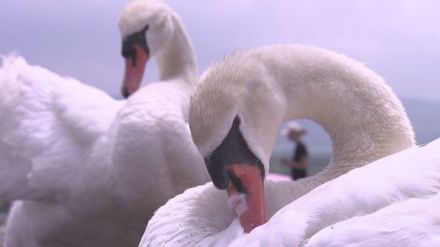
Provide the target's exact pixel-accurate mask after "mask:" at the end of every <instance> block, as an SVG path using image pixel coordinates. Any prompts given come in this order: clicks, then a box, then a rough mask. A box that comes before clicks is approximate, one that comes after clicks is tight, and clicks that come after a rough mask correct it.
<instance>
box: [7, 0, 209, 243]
mask: <svg viewBox="0 0 440 247" xmlns="http://www.w3.org/2000/svg"><path fill="white" fill-rule="evenodd" d="M147 26H148V28H146V27H147ZM120 28H121V32H122V35H123V39H124V46H123V49H124V52H123V55H124V56H125V57H126V58H128V60H129V61H127V63H126V64H127V70H128V71H127V72H128V73H126V77H125V83H124V86H123V88H128V89H127V90H129V92H128V94H129V93H132V92H133V91H135V90H136V87H138V84H139V82H140V77H139V74H136V73H138V72H139V71H140V68H139V67H136V66H138V65H139V64H140V63H141V62H145V61H143V60H139V59H141V58H142V56H144V58H145V57H146V55H147V54H148V55H149V56H150V57H152V56H155V57H156V58H157V62H158V67H159V69H160V76H161V81H160V82H157V83H152V84H150V85H147V86H145V87H143V88H142V89H140V90H139V91H138V92H136V93H135V94H133V95H132V96H131V97H130V98H129V99H128V100H126V101H122V102H118V101H115V100H113V99H111V98H110V97H108V96H107V95H105V94H104V93H102V92H100V91H99V90H97V89H94V88H91V87H89V86H86V85H84V84H81V83H79V82H77V81H75V80H73V79H69V78H62V77H60V76H58V75H56V74H53V73H51V72H49V71H47V70H45V69H43V68H41V67H37V66H30V65H28V64H27V63H26V62H25V61H24V60H23V59H21V58H15V57H8V58H5V59H4V65H3V67H2V68H1V69H0V87H1V88H2V90H1V91H0V115H1V116H2V121H1V122H0V177H1V179H2V180H1V181H0V198H1V199H7V200H20V201H18V202H15V203H14V206H13V208H12V210H11V213H10V217H9V219H8V222H7V229H6V237H5V238H6V246H8V247H20V246H25V247H33V246H45V247H47V246H82V247H84V246H94V247H97V246H106V247H108V246H118V247H119V246H135V245H137V244H138V242H139V239H140V237H141V236H142V233H143V230H144V228H145V225H146V222H147V221H148V219H149V218H150V217H151V215H152V214H153V211H154V210H155V209H156V208H158V207H159V206H160V205H162V204H163V203H165V202H166V201H167V200H168V199H169V198H171V197H172V196H174V195H176V194H179V193H182V192H183V191H184V189H185V188H188V187H192V186H195V185H198V184H201V183H205V182H206V181H208V174H207V173H206V171H205V170H204V165H203V159H202V157H201V156H200V154H199V153H198V152H197V148H196V147H195V145H194V144H193V142H192V140H191V136H190V132H189V128H188V124H187V120H186V119H187V112H188V109H187V108H188V101H189V95H190V92H191V90H192V87H193V81H192V80H193V77H194V76H195V69H196V65H195V59H194V56H193V51H192V47H191V44H190V41H189V40H188V38H187V36H186V34H185V30H184V28H183V26H182V24H181V22H180V19H179V18H178V16H177V15H176V14H175V13H174V12H173V11H171V10H170V9H169V8H168V7H167V6H165V5H164V4H162V3H160V2H157V1H142V0H141V1H133V2H131V3H130V4H129V5H128V6H127V7H126V8H125V10H124V11H123V13H122V16H121V18H120ZM142 37H144V39H142ZM144 45H145V47H143V46H144ZM147 45H148V46H147ZM133 47H134V48H133ZM136 47H137V48H136ZM139 47H141V48H140V50H139ZM130 49H134V52H133V50H131V51H130ZM147 52H148V53H147ZM143 53H145V54H143ZM134 54H136V55H134ZM139 54H143V55H139ZM130 66H132V67H133V66H135V67H134V68H132V67H130ZM130 71H131V72H130ZM133 71H134V73H135V75H134V76H131V75H130V73H132V72H133ZM133 85H134V87H133ZM5 116H7V117H5Z"/></svg>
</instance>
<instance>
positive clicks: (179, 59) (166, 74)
mask: <svg viewBox="0 0 440 247" xmlns="http://www.w3.org/2000/svg"><path fill="white" fill-rule="evenodd" d="M171 19H172V22H173V26H174V27H173V28H174V32H173V34H172V35H171V37H170V39H169V40H168V41H167V43H166V45H165V46H164V47H163V48H162V49H160V50H159V51H158V52H157V54H156V62H157V65H158V69H159V75H160V80H161V81H164V80H169V79H175V78H180V79H183V81H185V82H187V83H189V84H193V83H194V80H195V75H196V70H197V65H196V59H195V57H194V52H193V48H192V45H191V41H190V40H189V38H188V36H187V35H186V32H185V29H184V27H183V25H182V23H181V21H180V19H179V18H178V17H177V16H176V15H174V14H173V16H172V18H171Z"/></svg>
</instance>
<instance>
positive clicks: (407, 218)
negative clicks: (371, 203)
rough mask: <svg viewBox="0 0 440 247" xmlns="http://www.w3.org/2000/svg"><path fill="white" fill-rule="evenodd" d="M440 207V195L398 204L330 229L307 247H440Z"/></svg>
mask: <svg viewBox="0 0 440 247" xmlns="http://www.w3.org/2000/svg"><path fill="white" fill-rule="evenodd" d="M439 204H440V194H436V195H434V196H428V197H423V198H412V199H408V200H405V201H403V202H398V203H394V204H392V205H390V206H388V207H385V208H383V209H380V210H378V211H376V212H374V213H372V214H368V215H365V216H359V217H353V218H350V219H348V220H345V221H342V222H338V223H336V224H333V225H331V226H329V227H326V228H324V229H322V230H321V231H319V232H318V233H316V234H315V235H313V236H312V237H311V238H310V239H309V240H308V241H307V243H306V244H305V246H307V247H313V246H329V247H333V246H439V244H440V237H439V236H440V212H439V211H438V210H437V209H438V205H439Z"/></svg>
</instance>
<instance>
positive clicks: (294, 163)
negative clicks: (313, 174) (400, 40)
mask: <svg viewBox="0 0 440 247" xmlns="http://www.w3.org/2000/svg"><path fill="white" fill-rule="evenodd" d="M305 133H306V130H305V129H304V128H303V127H302V126H300V125H299V124H297V123H295V122H292V123H290V124H289V126H288V128H287V131H286V135H287V138H288V139H289V140H290V141H292V142H293V143H294V144H295V148H294V152H293V155H292V158H291V159H290V160H288V159H283V160H282V161H281V162H282V164H283V165H286V166H288V167H290V169H291V172H290V176H291V177H292V179H293V180H298V179H300V178H304V177H306V176H307V163H308V159H309V154H308V151H307V147H306V145H305V144H304V143H303V142H302V140H301V137H302V136H303V135H304V134H305Z"/></svg>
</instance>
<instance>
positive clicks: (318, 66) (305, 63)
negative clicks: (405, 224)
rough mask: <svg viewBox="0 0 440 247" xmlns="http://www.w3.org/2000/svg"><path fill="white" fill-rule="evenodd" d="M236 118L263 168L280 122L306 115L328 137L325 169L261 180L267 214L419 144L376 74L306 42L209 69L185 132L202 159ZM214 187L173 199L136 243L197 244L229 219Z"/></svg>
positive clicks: (222, 198)
mask: <svg viewBox="0 0 440 247" xmlns="http://www.w3.org/2000/svg"><path fill="white" fill-rule="evenodd" d="M235 116H238V117H240V119H241V125H240V131H241V132H242V134H243V136H244V139H245V140H246V142H247V144H248V145H249V148H250V149H251V150H252V151H253V152H254V153H255V154H256V156H257V157H258V158H260V160H261V161H262V162H263V164H264V165H265V169H266V171H268V166H269V157H270V155H271V153H272V149H273V145H274V141H275V138H276V134H277V131H278V129H279V127H280V125H281V123H282V122H283V121H285V120H290V119H298V118H308V119H311V120H313V121H315V122H316V123H318V124H320V125H321V126H322V127H323V128H324V129H325V130H326V131H327V133H328V134H329V136H330V138H331V139H332V144H333V157H332V160H331V162H330V164H329V165H328V167H327V168H326V169H325V170H324V171H322V172H321V173H319V174H317V175H315V176H313V177H310V178H306V179H303V180H300V181H298V182H284V183H275V184H274V183H271V182H266V183H265V187H266V188H265V191H266V206H267V215H268V217H270V216H272V215H273V214H274V213H275V212H277V211H278V210H279V209H280V208H282V207H284V206H285V205H287V204H288V203H289V202H292V201H294V200H295V199H297V198H299V197H301V196H302V195H304V194H306V193H308V192H310V191H311V190H313V189H314V188H316V187H317V186H319V185H320V184H323V183H325V182H327V181H329V180H331V179H334V178H336V177H338V176H340V175H342V174H345V173H346V172H348V171H350V170H352V169H354V168H357V167H361V166H364V165H366V164H368V163H371V162H373V161H375V160H378V159H380V158H383V157H385V156H387V155H390V154H393V153H396V152H398V151H401V150H404V149H406V148H410V147H412V146H414V143H415V141H414V133H413V130H412V127H411V124H410V122H409V120H408V117H407V115H406V113H405V110H404V109H403V107H402V104H401V103H400V101H399V100H398V99H397V97H396V96H395V95H394V93H393V92H392V90H391V88H390V87H389V86H387V85H386V84H385V82H384V81H383V80H382V79H381V78H380V77H379V76H378V75H376V74H375V73H374V72H372V71H371V70H369V69H368V68H366V67H365V66H364V65H362V64H360V63H359V62H356V61H354V60H352V59H350V58H347V57H345V56H343V55H340V54H337V53H334V52H331V51H327V50H324V49H320V48H316V47H310V46H300V45H280V46H273V47H264V48H260V49H256V50H251V51H247V52H242V53H238V54H235V55H232V56H229V57H227V58H225V59H224V60H222V61H221V62H219V63H217V64H214V65H213V66H212V67H211V68H209V69H208V70H207V71H206V72H205V73H204V74H203V75H202V76H201V79H200V83H199V84H198V85H197V87H196V90H195V91H194V93H193V95H192V97H191V105H190V115H189V117H190V118H189V122H190V128H191V134H192V136H193V139H194V142H195V144H196V145H197V147H198V148H199V150H200V151H201V153H202V154H203V155H204V156H207V155H209V154H210V152H212V151H213V150H214V149H215V148H216V147H217V146H218V145H219V144H220V143H221V142H222V140H223V138H224V137H225V136H226V134H227V133H228V131H229V128H230V126H231V124H232V121H233V119H234V118H235ZM215 191H216V190H215V189H214V188H212V185H205V187H198V188H195V189H190V190H188V191H186V192H185V193H184V194H183V195H181V196H178V197H176V198H174V199H173V200H170V201H169V202H168V203H167V204H166V205H165V206H163V207H162V208H161V209H159V210H158V211H157V214H156V215H155V216H154V217H153V218H152V219H151V220H150V221H149V224H148V226H147V229H146V232H145V233H144V237H143V240H142V242H141V246H163V245H168V243H173V244H175V245H197V244H200V243H201V242H200V241H202V240H203V239H205V238H206V237H209V236H212V235H214V234H217V233H218V232H219V231H222V230H224V229H226V228H227V226H228V225H229V224H230V223H231V221H232V219H233V216H232V215H231V212H230V209H229V208H228V207H227V206H226V204H225V203H226V195H217V199H215V200H214V195H213V194H215V193H220V194H221V193H225V192H215ZM223 201H224V203H223ZM214 204H215V205H214ZM200 205H202V206H200ZM175 212H179V215H176V213H175ZM193 222H197V224H194V223H193ZM305 226H306V225H304V227H305ZM277 229H279V228H277ZM289 231H290V229H289V228H286V229H281V230H280V232H286V233H288V232H289ZM171 232H172V234H171ZM280 241H281V240H280ZM263 246H264V245H263Z"/></svg>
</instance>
